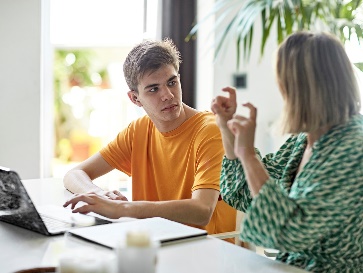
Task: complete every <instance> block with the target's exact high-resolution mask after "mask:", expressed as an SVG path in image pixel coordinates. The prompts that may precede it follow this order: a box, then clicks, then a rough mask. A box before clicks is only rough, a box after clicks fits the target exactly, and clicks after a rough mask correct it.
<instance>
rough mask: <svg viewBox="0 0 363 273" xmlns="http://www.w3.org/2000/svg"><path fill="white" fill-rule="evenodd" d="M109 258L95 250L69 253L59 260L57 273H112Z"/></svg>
mask: <svg viewBox="0 0 363 273" xmlns="http://www.w3.org/2000/svg"><path fill="white" fill-rule="evenodd" d="M113 262H114V261H111V259H110V256H106V255H104V254H103V253H101V252H98V251H95V250H90V249H87V250H83V251H79V250H77V251H69V252H67V253H65V254H64V255H63V256H62V257H61V258H60V260H59V266H58V269H57V272H58V273H112V272H113V270H112V269H113V268H112V263H113Z"/></svg>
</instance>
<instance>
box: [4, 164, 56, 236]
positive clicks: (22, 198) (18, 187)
mask: <svg viewBox="0 0 363 273" xmlns="http://www.w3.org/2000/svg"><path fill="white" fill-rule="evenodd" d="M0 220H1V221H4V222H7V223H10V224H13V225H16V226H20V227H23V228H26V229H30V230H33V231H36V232H39V233H42V234H49V233H48V231H47V229H46V227H45V225H44V223H43V222H42V220H41V218H40V216H39V214H38V212H37V210H36V209H35V207H34V205H33V202H32V200H31V199H30V197H29V195H28V194H27V192H26V190H25V188H24V186H23V184H22V182H21V180H20V177H19V175H18V174H17V173H16V172H14V171H11V170H8V169H5V168H0Z"/></svg>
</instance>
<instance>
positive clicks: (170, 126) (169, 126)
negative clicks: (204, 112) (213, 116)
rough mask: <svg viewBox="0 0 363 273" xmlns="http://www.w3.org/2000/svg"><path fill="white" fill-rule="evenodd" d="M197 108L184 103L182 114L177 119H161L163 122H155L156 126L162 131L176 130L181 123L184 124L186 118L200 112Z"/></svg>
mask: <svg viewBox="0 0 363 273" xmlns="http://www.w3.org/2000/svg"><path fill="white" fill-rule="evenodd" d="M198 112H199V111H197V110H196V109H194V108H192V107H190V106H188V105H186V104H184V103H183V107H182V110H181V112H180V116H179V118H178V119H177V120H173V121H161V122H158V123H156V122H154V121H153V122H154V124H155V127H156V128H157V129H158V131H159V132H161V133H166V132H170V131H173V130H175V129H176V128H178V127H179V126H180V125H182V124H183V123H184V122H185V121H186V120H188V119H189V118H190V117H192V116H194V115H195V114H196V113H198Z"/></svg>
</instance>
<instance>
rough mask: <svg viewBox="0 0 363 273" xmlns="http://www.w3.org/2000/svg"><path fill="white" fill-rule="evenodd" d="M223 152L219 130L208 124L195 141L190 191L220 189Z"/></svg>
mask: <svg viewBox="0 0 363 273" xmlns="http://www.w3.org/2000/svg"><path fill="white" fill-rule="evenodd" d="M223 154H224V150H223V145H222V138H221V134H220V131H219V128H218V127H217V125H216V124H215V123H210V124H208V125H207V126H206V127H205V128H203V130H202V131H201V133H200V134H199V137H198V140H197V141H196V162H195V164H196V173H195V179H194V185H193V187H192V191H195V190H197V189H215V190H218V191H219V189H220V187H219V177H220V172H221V164H222V158H223Z"/></svg>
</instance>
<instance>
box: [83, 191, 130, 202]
mask: <svg viewBox="0 0 363 273" xmlns="http://www.w3.org/2000/svg"><path fill="white" fill-rule="evenodd" d="M88 193H94V194H98V195H101V196H105V197H107V198H109V199H111V200H121V201H128V200H127V198H126V196H125V195H123V194H122V193H121V192H120V191H118V190H113V191H99V192H88Z"/></svg>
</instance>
